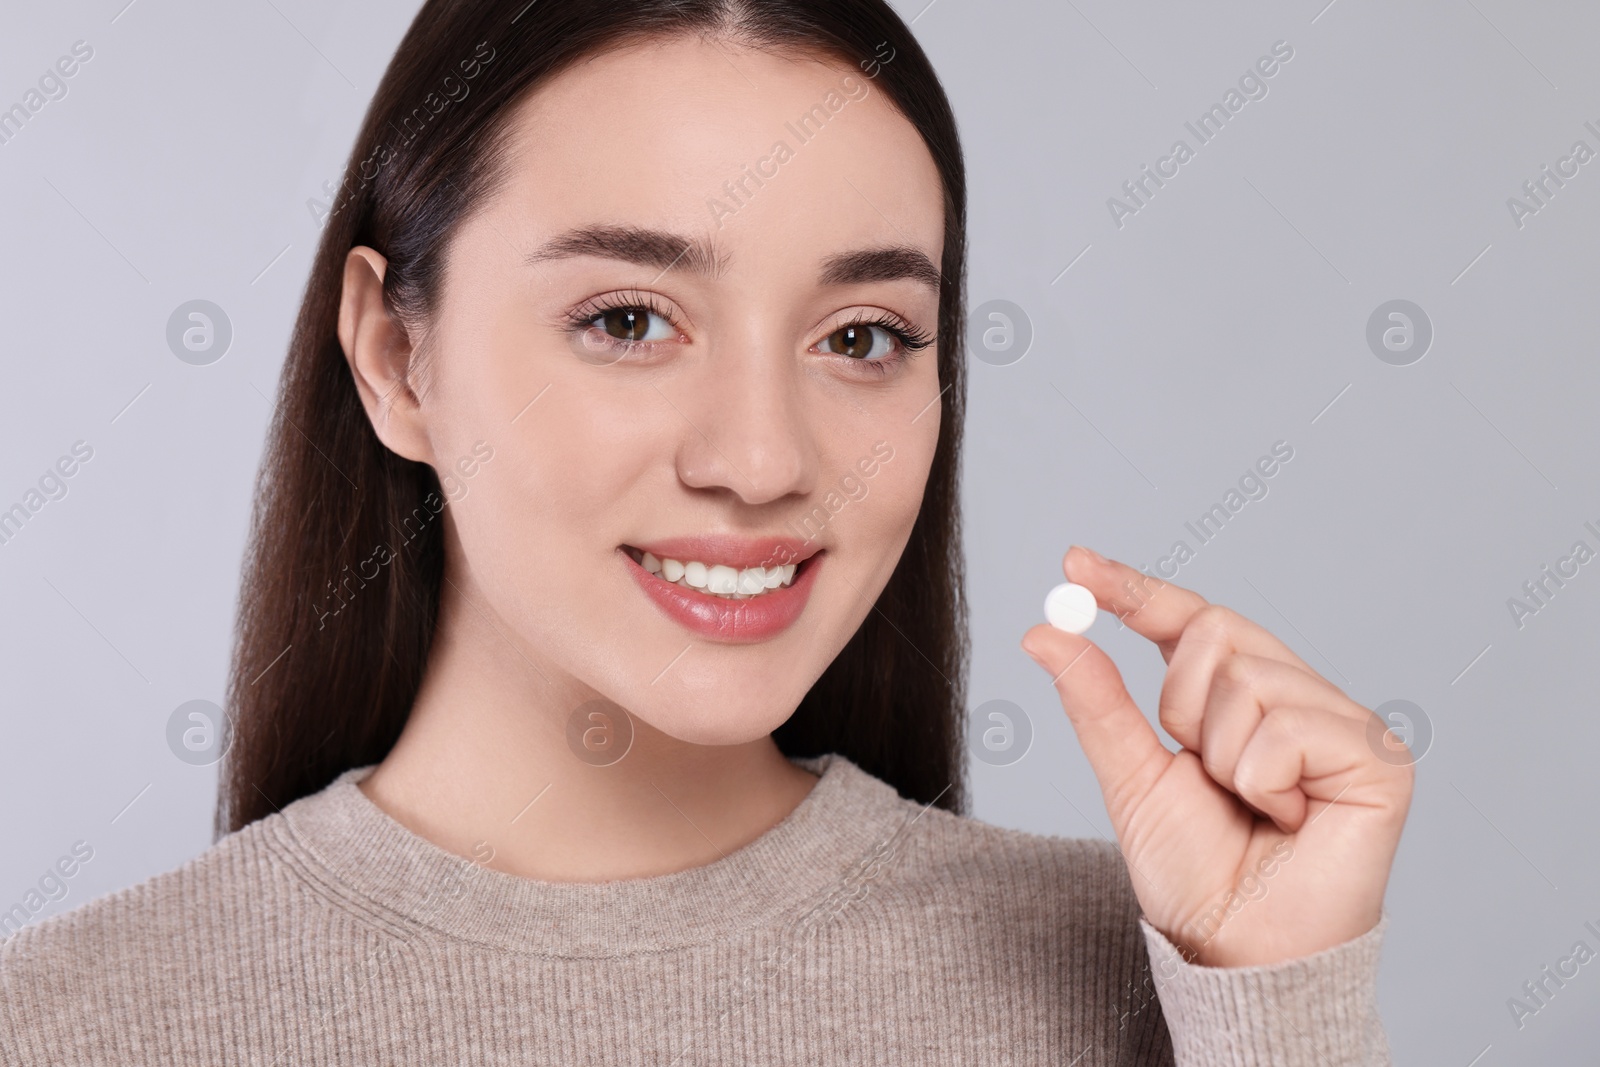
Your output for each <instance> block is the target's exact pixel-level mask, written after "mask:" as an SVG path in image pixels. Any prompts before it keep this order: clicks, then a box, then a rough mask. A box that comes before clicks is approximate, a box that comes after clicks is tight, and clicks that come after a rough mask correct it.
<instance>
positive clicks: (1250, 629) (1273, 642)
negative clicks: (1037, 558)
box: [1062, 545, 1321, 678]
mask: <svg viewBox="0 0 1600 1067" xmlns="http://www.w3.org/2000/svg"><path fill="white" fill-rule="evenodd" d="M1062 570H1063V572H1064V573H1066V575H1067V577H1068V578H1070V579H1072V581H1074V582H1076V583H1077V584H1079V585H1081V586H1083V587H1085V588H1086V589H1088V590H1089V591H1090V592H1091V593H1093V594H1094V599H1095V602H1096V603H1097V604H1098V605H1099V606H1100V607H1102V608H1104V609H1106V610H1107V611H1110V612H1113V613H1114V614H1115V615H1116V616H1117V618H1119V619H1121V620H1122V622H1123V623H1124V624H1126V625H1127V627H1128V629H1130V630H1132V631H1133V632H1134V633H1136V634H1139V635H1140V636H1141V637H1147V638H1149V639H1150V640H1151V641H1154V642H1155V644H1156V646H1157V647H1158V648H1160V649H1161V658H1162V659H1164V660H1166V661H1167V662H1168V663H1171V662H1172V656H1173V653H1174V652H1176V651H1177V648H1178V639H1179V638H1180V637H1182V636H1183V633H1184V631H1185V630H1186V629H1187V628H1188V627H1189V624H1190V623H1191V622H1193V621H1194V618H1195V616H1196V615H1198V614H1199V613H1200V611H1201V610H1202V609H1204V608H1208V607H1210V606H1211V603H1210V601H1208V600H1206V598H1205V597H1203V596H1201V595H1200V594H1199V593H1196V592H1195V591H1194V590H1192V589H1185V588H1184V587H1183V586H1181V585H1173V584H1172V583H1171V582H1165V581H1162V580H1161V579H1160V578H1157V577H1156V576H1155V575H1153V574H1146V573H1144V572H1143V571H1136V570H1134V569H1133V568H1132V567H1130V566H1128V565H1127V564H1126V563H1118V562H1117V561H1116V560H1114V559H1106V558H1105V557H1104V556H1102V555H1100V554H1099V553H1098V552H1095V551H1094V550H1092V549H1088V548H1085V547H1084V546H1082V545H1073V546H1072V547H1071V548H1069V549H1068V550H1067V556H1066V559H1064V560H1063V561H1062ZM1227 614H1228V615H1229V616H1230V619H1231V622H1230V624H1229V626H1228V631H1229V632H1228V641H1227V642H1226V643H1227V644H1228V645H1229V651H1234V652H1248V653H1250V654H1252V655H1256V656H1264V657H1266V658H1268V659H1275V660H1278V661H1280V662H1283V663H1288V664H1290V665H1292V666H1295V667H1299V668H1300V669H1301V670H1303V671H1305V672H1306V673H1307V674H1310V675H1313V676H1315V677H1318V678H1320V677H1321V675H1320V674H1317V672H1316V671H1315V670H1313V669H1312V668H1311V665H1310V664H1308V663H1307V662H1306V661H1305V660H1303V659H1301V658H1300V657H1299V656H1298V655H1296V654H1295V652H1294V650H1293V649H1291V648H1290V647H1289V646H1288V645H1286V644H1284V643H1283V642H1282V641H1280V640H1278V638H1277V637H1275V636H1274V635H1273V634H1272V632H1271V631H1270V630H1267V629H1266V628H1265V627H1263V626H1260V625H1258V624H1256V623H1254V622H1251V621H1250V620H1249V619H1246V618H1244V617H1243V616H1241V615H1238V614H1237V613H1234V612H1228V613H1227ZM1213 643H1215V642H1213Z"/></svg>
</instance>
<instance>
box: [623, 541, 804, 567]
mask: <svg viewBox="0 0 1600 1067" xmlns="http://www.w3.org/2000/svg"><path fill="white" fill-rule="evenodd" d="M627 547H630V548H637V549H639V550H640V551H641V552H648V553H650V554H651V555H652V556H655V557H656V558H657V559H676V560H681V561H683V562H684V563H687V562H689V561H690V560H692V559H696V560H699V561H700V562H701V563H704V564H705V565H706V566H708V567H709V566H712V565H713V564H717V563H722V564H725V565H727V566H729V567H732V568H734V569H735V570H742V569H744V568H745V567H781V566H783V565H784V564H786V563H799V562H800V561H801V560H803V559H806V558H807V557H809V556H814V555H816V554H817V552H818V551H819V549H818V548H817V547H816V546H815V545H813V544H811V543H810V542H809V541H800V540H796V539H795V538H793V537H758V538H745V537H721V536H715V535H710V536H704V537H669V538H666V539H664V540H661V541H649V542H645V541H635V542H631V543H630V544H629V545H628V546H627Z"/></svg>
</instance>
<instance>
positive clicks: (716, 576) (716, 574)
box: [706, 563, 739, 596]
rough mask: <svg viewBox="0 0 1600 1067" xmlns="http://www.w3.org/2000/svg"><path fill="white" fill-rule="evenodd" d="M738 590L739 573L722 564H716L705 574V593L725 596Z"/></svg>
mask: <svg viewBox="0 0 1600 1067" xmlns="http://www.w3.org/2000/svg"><path fill="white" fill-rule="evenodd" d="M738 588H739V572H738V571H736V570H734V569H733V568H732V567H729V566H725V565H724V564H721V563H719V564H717V565H716V566H715V567H712V568H711V569H710V570H709V571H707V572H706V592H708V593H717V594H719V595H721V596H727V595H728V594H729V593H732V592H735V591H737V590H738Z"/></svg>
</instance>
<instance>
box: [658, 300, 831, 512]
mask: <svg viewBox="0 0 1600 1067" xmlns="http://www.w3.org/2000/svg"><path fill="white" fill-rule="evenodd" d="M797 359H798V357H797V355H796V353H795V350H794V346H793V344H792V339H790V338H787V337H782V336H779V335H778V334H777V333H775V332H774V331H772V330H770V329H769V328H768V327H767V326H766V325H762V326H761V327H759V328H756V329H751V330H746V331H742V332H741V334H740V335H739V336H737V337H735V336H731V335H730V336H728V337H726V338H725V339H724V340H723V342H722V343H720V344H719V343H716V342H708V343H707V348H706V355H705V358H704V359H703V360H701V361H699V363H698V366H697V367H696V373H695V374H693V375H688V376H685V377H683V378H679V379H675V380H674V382H673V383H672V384H671V385H667V386H665V387H664V392H663V395H664V396H666V397H667V399H668V400H669V401H670V402H671V403H672V405H673V406H674V407H675V408H677V409H678V413H679V414H680V415H682V416H683V421H684V426H683V433H682V436H681V437H680V438H679V445H678V450H677V457H676V462H677V470H678V478H679V480H680V481H682V482H683V484H684V485H687V486H689V487H690V488H693V489H710V490H727V491H728V492H730V493H732V494H733V495H735V496H737V497H738V498H739V499H741V500H743V501H744V502H745V503H747V504H752V505H757V504H766V503H769V502H771V501H774V500H781V499H782V498H784V497H785V496H789V495H791V494H799V495H804V494H806V493H809V492H810V491H811V489H812V488H813V487H814V485H815V479H816V476H817V470H818V467H819V466H820V461H819V458H818V455H817V440H816V437H815V435H814V432H813V429H812V427H811V425H810V424H809V421H808V419H807V407H806V398H805V396H804V393H803V390H804V388H805V374H804V372H803V370H802V368H801V367H800V365H799V363H798V362H797ZM680 383H681V384H680Z"/></svg>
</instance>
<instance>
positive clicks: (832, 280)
mask: <svg viewBox="0 0 1600 1067" xmlns="http://www.w3.org/2000/svg"><path fill="white" fill-rule="evenodd" d="M940 277H941V276H940V274H939V268H938V267H935V266H934V265H933V261H932V260H930V259H929V258H928V257H927V256H926V255H924V254H923V253H921V252H919V251H917V250H916V249H915V248H910V247H906V246H897V247H894V248H868V249H862V250H861V251H859V252H845V253H843V254H842V255H837V256H834V257H833V258H832V259H829V260H828V261H827V262H826V263H824V264H823V267H822V284H823V285H849V284H852V283H857V282H892V281H899V280H900V279H902V278H904V279H908V280H910V281H914V282H921V283H922V284H923V285H927V286H929V287H931V288H932V289H933V291H934V292H935V293H937V292H938V291H939V281H940Z"/></svg>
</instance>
